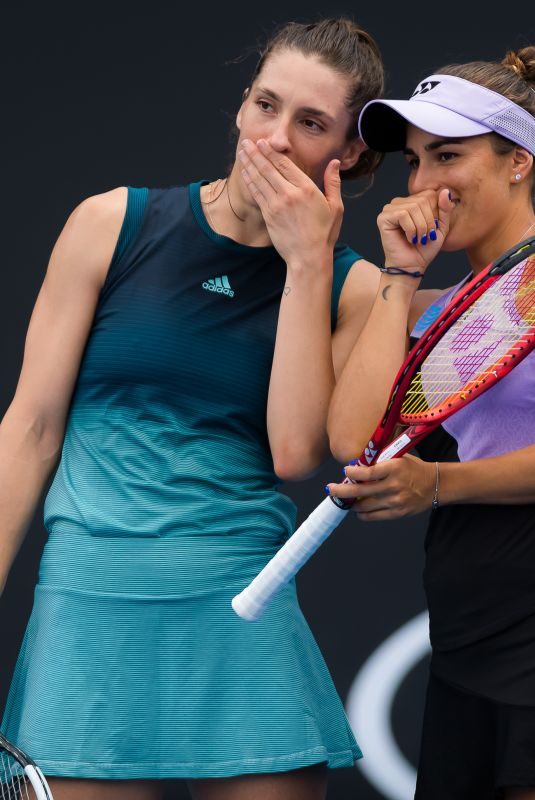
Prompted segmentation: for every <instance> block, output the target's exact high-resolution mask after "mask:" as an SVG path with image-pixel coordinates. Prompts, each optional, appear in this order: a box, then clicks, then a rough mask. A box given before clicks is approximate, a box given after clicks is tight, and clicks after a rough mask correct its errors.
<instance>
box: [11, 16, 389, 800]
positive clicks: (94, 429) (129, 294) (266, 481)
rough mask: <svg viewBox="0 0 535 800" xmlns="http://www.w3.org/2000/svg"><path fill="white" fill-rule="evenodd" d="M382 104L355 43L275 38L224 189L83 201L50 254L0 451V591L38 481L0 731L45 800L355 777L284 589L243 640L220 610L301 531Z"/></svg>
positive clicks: (307, 35)
mask: <svg viewBox="0 0 535 800" xmlns="http://www.w3.org/2000/svg"><path fill="white" fill-rule="evenodd" d="M382 82H383V76H382V66H381V60H380V55H379V53H378V50H377V47H376V45H375V43H374V42H373V40H372V39H371V38H370V37H369V35H368V34H367V33H366V32H365V31H362V30H360V29H359V28H358V27H357V26H356V25H354V24H353V23H351V22H348V21H346V20H327V21H323V22H319V23H316V24H313V25H309V26H307V25H298V24H293V23H292V24H290V25H288V26H286V27H284V28H283V29H282V30H281V31H280V32H279V33H278V34H277V35H276V36H275V37H274V38H273V39H272V40H271V42H270V43H269V44H268V46H267V47H266V49H265V51H264V52H263V54H262V57H261V59H260V61H259V64H258V66H257V68H256V71H255V73H254V75H253V77H252V80H251V84H250V86H249V88H248V89H247V90H246V92H245V94H244V98H243V102H242V105H241V107H240V110H239V113H238V115H237V127H238V130H239V140H238V146H237V158H236V162H235V164H234V166H233V168H232V171H231V173H230V175H229V176H228V178H227V179H224V180H218V181H212V182H206V181H200V182H197V183H194V184H191V185H190V186H186V187H171V188H167V189H150V190H148V189H134V188H128V189H127V188H118V189H115V190H113V191H110V192H107V193H105V194H102V195H98V196H95V197H91V198H89V199H87V200H85V201H84V202H83V203H82V204H81V205H80V206H79V207H78V208H77V209H76V210H75V211H74V212H73V214H72V215H71V217H70V218H69V220H68V221H67V224H66V226H65V228H64V230H63V232H62V233H61V235H60V237H59V239H58V242H57V244H56V246H55V248H54V250H53V253H52V257H51V261H50V265H49V268H48V271H47V274H46V277H45V280H44V283H43V287H42V290H41V292H40V294H39V297H38V300H37V303H36V307H35V310H34V313H33V316H32V320H31V323H30V328H29V332H28V338H27V344H26V351H25V358H24V363H23V368H22V373H21V377H20V382H19V385H18V387H17V392H16V395H15V398H14V400H13V402H12V404H11V405H10V407H9V409H8V411H7V413H6V415H5V417H4V419H3V421H2V424H1V427H0V470H1V479H0V508H1V509H2V511H1V525H0V529H1V530H2V547H1V549H0V554H1V561H0V586H3V584H4V583H5V580H6V577H7V573H8V570H9V566H10V564H11V562H12V560H13V558H14V556H15V554H16V552H17V549H18V546H19V544H20V542H21V540H22V538H23V535H24V533H25V530H26V528H27V525H28V522H29V520H30V519H31V517H32V514H33V512H34V510H35V507H36V505H37V502H38V500H39V496H40V494H41V492H42V490H43V487H44V485H45V483H46V482H47V480H48V478H49V476H51V475H52V472H53V471H54V470H55V475H54V479H53V482H52V485H51V488H50V490H49V493H48V495H47V498H46V503H45V524H46V528H47V531H48V533H49V538H48V542H47V544H46V547H45V550H44V553H43V558H42V562H41V566H40V573H39V582H38V585H37V587H36V592H35V602H34V608H33V611H32V614H31V618H30V621H29V624H28V628H27V631H26V636H25V639H24V642H23V646H22V649H21V653H20V656H19V659H18V662H17V666H16V670H15V674H14V677H13V682H12V686H11V691H10V694H9V698H8V702H7V707H6V711H5V715H4V720H3V723H2V726H3V729H4V730H5V732H6V734H7V736H8V737H9V738H10V739H12V740H13V741H15V742H17V743H18V744H19V745H20V746H21V747H22V748H24V749H25V750H26V751H28V752H30V753H31V755H32V757H33V758H34V759H35V760H36V761H37V762H38V763H39V764H40V766H41V768H42V769H43V772H44V773H45V774H46V775H47V776H50V783H51V786H52V790H53V792H54V796H55V798H56V800H66V798H69V800H89V799H90V798H93V797H96V796H98V798H99V800H122V798H128V800H156V799H157V798H160V797H161V796H162V792H163V785H164V779H169V778H184V779H186V780H188V782H189V786H190V790H191V793H192V796H193V797H194V798H197V800H225V798H230V797H232V798H233V800H241V798H248V799H249V798H251V797H253V796H254V797H255V798H258V800H263V798H268V797H269V798H270V800H277V799H278V798H280V800H282V798H284V800H292V799H293V798H295V800H297V798H299V800H320V798H323V797H324V795H325V786H326V774H327V771H326V767H342V766H350V765H352V764H353V763H354V761H355V759H357V758H359V757H360V751H359V748H358V745H357V743H356V741H355V739H354V737H353V734H352V732H351V730H350V728H349V726H348V723H347V720H346V718H345V715H344V712H343V708H342V705H341V703H340V700H339V698H338V696H337V694H336V691H335V689H334V686H333V684H332V680H331V678H330V676H329V673H328V671H327V669H326V666H325V664H324V662H323V660H322V658H321V655H320V653H319V651H318V648H317V646H316V644H315V642H314V639H313V637H312V635H311V633H310V630H309V628H308V626H307V625H306V622H305V620H304V618H303V616H302V614H301V612H300V610H299V606H298V604H297V599H296V595H295V587H294V586H293V585H291V586H288V587H287V588H286V589H285V590H284V591H283V592H281V593H280V595H279V597H278V598H277V601H276V602H275V603H274V604H273V605H272V607H271V608H270V610H269V612H268V613H267V614H266V615H265V616H264V618H263V619H262V621H261V622H259V623H257V624H250V623H247V622H244V621H243V620H241V619H239V618H238V617H237V616H236V615H235V614H234V613H233V611H232V609H231V606H230V600H231V598H232V596H233V595H234V594H236V592H237V591H239V590H240V589H241V588H243V587H244V586H245V585H246V584H247V583H248V582H249V580H250V579H251V578H252V577H253V576H254V575H255V574H256V573H257V572H258V571H259V569H260V568H261V567H262V566H263V565H264V564H265V563H266V562H267V561H268V559H269V558H270V557H271V556H272V555H273V553H274V552H275V551H276V550H277V549H278V547H279V546H280V544H281V542H282V541H284V539H285V538H286V537H288V536H289V535H290V534H291V532H292V530H293V527H294V522H295V513H294V512H295V510H294V507H293V505H292V503H291V501H290V500H289V499H288V498H287V497H285V496H284V495H283V494H281V493H280V492H278V491H277V486H278V483H279V482H280V480H281V479H299V478H303V477H305V476H306V475H307V474H309V473H310V472H311V471H312V470H313V469H314V468H315V467H316V466H317V465H318V464H319V463H320V462H321V461H322V459H323V458H324V457H325V455H326V454H327V438H326V433H325V421H326V414H327V409H328V404H329V399H330V396H331V394H332V390H333V387H334V383H335V380H336V375H337V374H338V373H339V371H340V370H341V368H342V366H343V363H344V361H345V358H346V356H347V354H348V352H349V351H350V350H351V347H352V345H353V342H354V337H355V335H356V333H355V331H356V330H357V331H358V326H359V323H358V320H359V319H360V320H362V322H363V321H364V319H365V318H366V313H367V311H368V309H369V308H370V307H371V304H372V302H373V297H374V294H375V290H376V286H377V275H376V270H375V269H374V267H373V266H372V265H371V264H368V263H367V262H365V261H364V260H363V259H362V258H361V257H360V256H358V255H357V254H356V253H355V252H354V251H352V250H350V249H349V248H348V247H343V246H341V245H337V244H336V239H337V236H338V233H339V228H340V223H341V217H342V211H343V207H342V201H341V197H340V177H342V178H345V177H354V176H356V175H359V174H360V175H362V174H363V175H366V174H371V173H372V172H373V170H374V169H375V168H376V166H377V165H378V157H377V156H376V155H375V154H373V153H371V152H370V151H366V152H364V146H363V144H362V141H361V140H360V139H359V138H358V133H357V127H356V120H357V116H358V113H359V111H360V109H361V108H362V107H363V105H364V104H365V103H366V102H367V101H368V100H369V99H371V98H372V97H376V96H378V95H380V93H381V91H382ZM266 156H270V159H271V161H270V169H271V173H270V174H269V175H268V180H266V181H265V182H264V183H262V182H260V185H259V187H258V181H256V182H255V188H254V189H252V188H251V189H249V187H250V186H251V187H252V183H251V180H252V178H253V177H255V176H256V169H257V167H258V166H259V165H261V164H264V166H265V162H263V159H266ZM274 156H275V161H274V164H275V166H272V161H273V158H274ZM322 186H323V191H321V189H320V187H322ZM304 200H306V202H304ZM281 207H284V209H285V213H284V214H282V215H281V214H280V213H277V214H276V215H275V216H274V217H273V218H272V216H271V212H272V211H273V209H275V208H276V209H277V211H278V212H280V209H281ZM281 220H282V221H281ZM353 265H354V266H353ZM355 322H356V323H357V324H355Z"/></svg>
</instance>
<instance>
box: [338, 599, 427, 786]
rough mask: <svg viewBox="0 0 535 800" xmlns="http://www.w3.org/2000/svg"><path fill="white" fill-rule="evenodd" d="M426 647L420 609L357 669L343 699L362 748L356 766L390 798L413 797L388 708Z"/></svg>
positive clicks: (409, 770) (410, 770) (412, 780)
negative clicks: (361, 755)
mask: <svg viewBox="0 0 535 800" xmlns="http://www.w3.org/2000/svg"><path fill="white" fill-rule="evenodd" d="M429 651H430V647H429V617H428V615H427V611H424V612H423V613H422V614H418V616H417V617H414V619H411V620H410V621H409V622H407V623H406V624H405V625H403V626H402V627H401V628H398V630H397V631H395V633H393V634H392V635H391V636H389V637H388V639H385V641H384V642H383V643H382V644H381V645H379V647H378V648H377V650H375V652H373V653H372V654H371V656H370V657H369V658H368V660H367V661H365V663H364V664H363V665H362V667H361V669H360V670H359V672H358V673H357V675H356V677H355V680H354V681H353V683H352V685H351V688H350V690H349V694H348V697H347V703H346V710H347V716H348V717H349V722H350V724H351V727H352V728H353V730H354V731H355V734H356V736H357V739H358V742H359V744H360V746H361V747H362V750H363V752H364V758H363V759H362V760H361V761H359V762H358V767H359V769H360V770H361V772H362V773H363V774H364V775H365V777H366V778H367V780H368V781H369V782H370V783H371V784H372V786H374V787H375V788H376V789H377V790H378V791H379V792H382V793H383V795H384V796H385V797H386V798H388V800H412V798H413V796H414V788H415V785H416V770H415V769H414V767H413V766H412V764H410V763H409V762H408V761H407V759H406V758H405V756H404V755H403V753H402V752H401V750H400V749H399V747H398V745H397V743H396V740H395V738H394V734H393V732H392V726H391V712H392V703H393V702H394V698H395V696H396V694H397V692H398V690H399V687H400V685H401V684H402V683H403V680H404V679H405V677H406V676H407V675H408V673H409V672H410V671H411V669H413V667H415V666H416V664H417V663H418V662H419V661H421V659H422V658H424V656H426V655H427V653H428V652H429Z"/></svg>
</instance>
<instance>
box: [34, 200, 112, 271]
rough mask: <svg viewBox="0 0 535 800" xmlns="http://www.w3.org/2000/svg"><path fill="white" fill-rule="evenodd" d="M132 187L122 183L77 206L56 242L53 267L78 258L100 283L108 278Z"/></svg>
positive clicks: (72, 261) (51, 263)
mask: <svg viewBox="0 0 535 800" xmlns="http://www.w3.org/2000/svg"><path fill="white" fill-rule="evenodd" d="M127 198H128V189H127V188H126V187H125V186H120V187H118V188H116V189H112V190H110V191H108V192H103V193H102V194H96V195H92V196H90V197H87V198H86V199H85V200H82V202H81V203H80V204H79V205H78V206H76V208H75V209H74V210H73V211H72V213H71V214H70V216H69V218H68V219H67V222H66V223H65V226H64V228H63V230H62V232H61V234H60V236H59V238H58V240H57V242H56V244H55V246H54V249H53V251H52V256H51V259H50V265H49V270H50V269H54V268H55V267H57V266H59V265H71V264H73V263H74V261H76V263H77V264H78V265H79V268H80V269H83V270H87V271H89V273H90V274H91V275H92V277H93V278H94V280H95V281H96V282H98V283H100V285H102V283H103V282H104V279H105V277H106V274H107V270H108V267H109V264H110V261H111V259H112V256H113V253H114V250H115V247H116V245H117V240H118V238H119V234H120V231H121V226H122V224H123V220H124V216H125V213H126V204H127Z"/></svg>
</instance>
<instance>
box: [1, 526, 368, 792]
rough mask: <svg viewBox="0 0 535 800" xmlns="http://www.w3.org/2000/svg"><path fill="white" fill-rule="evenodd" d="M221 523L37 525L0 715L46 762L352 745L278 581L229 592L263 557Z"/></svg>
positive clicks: (338, 762) (239, 757)
mask: <svg viewBox="0 0 535 800" xmlns="http://www.w3.org/2000/svg"><path fill="white" fill-rule="evenodd" d="M274 550H275V545H274V543H273V541H272V540H266V539H262V538H261V537H260V538H256V537H250V538H246V537H237V536H228V537H225V536H217V537H210V536H191V537H183V536H180V537H174V538H142V537H141V538H139V537H137V538H128V537H125V538H108V537H100V536H94V535H89V534H80V533H72V532H68V533H67V532H63V533H54V534H52V535H51V536H50V538H49V541H48V543H47V545H46V546H45V550H44V553H43V558H42V562H41V567H40V574H39V582H38V585H37V587H36V591H35V600H34V606H33V610H32V614H31V617H30V620H29V623H28V628H27V631H26V635H25V638H24V641H23V645H22V648H21V652H20V655H19V658H18V661H17V664H16V668H15V673H14V677H13V681H12V685H11V689H10V693H9V697H8V701H7V706H6V711H5V715H4V720H3V723H2V728H3V730H4V732H5V733H6V735H7V736H8V738H9V739H11V740H13V741H14V742H16V743H18V744H19V746H20V747H22V748H23V749H24V750H26V751H27V752H29V753H30V754H31V756H32V757H33V758H34V760H35V761H36V762H37V763H38V764H39V765H40V767H41V769H42V770H43V771H44V772H45V774H47V775H51V776H65V777H78V778H103V779H133V778H147V779H150V778H207V777H213V778H217V777H228V776H233V775H240V774H248V773H271V772H283V771H287V770H292V769H297V768H301V767H306V766H309V765H312V764H318V763H322V762H325V763H327V764H328V766H329V767H344V766H351V765H352V764H353V763H354V761H355V760H356V759H357V758H360V757H361V752H360V750H359V747H358V745H357V743H356V741H355V739H354V736H353V733H352V731H351V729H350V727H349V724H348V721H347V719H346V716H345V713H344V710H343V707H342V704H341V701H340V699H339V697H338V695H337V693H336V690H335V688H334V685H333V682H332V679H331V677H330V675H329V672H328V670H327V668H326V665H325V663H324V661H323V658H322V656H321V654H320V652H319V650H318V647H317V645H316V643H315V641H314V638H313V636H312V634H311V632H310V629H309V627H308V625H307V623H306V621H305V619H304V617H303V615H302V613H301V611H300V609H299V606H298V603H297V598H296V594H295V586H294V585H293V584H291V585H288V586H287V587H286V588H285V589H284V590H283V591H282V592H281V593H280V594H279V595H278V597H277V598H276V599H275V601H274V602H273V604H272V605H271V607H270V608H269V609H268V610H267V611H266V613H265V615H264V616H263V617H262V619H261V620H260V621H258V622H255V623H251V622H246V621H244V620H242V619H240V618H239V617H237V616H236V615H235V613H234V611H233V610H232V608H231V605H230V601H231V599H232V597H233V596H234V595H235V594H236V593H237V592H239V591H241V589H243V588H244V586H245V585H246V584H247V583H248V582H249V581H250V580H251V578H252V577H254V575H255V574H256V573H257V572H258V570H259V569H260V568H261V567H262V566H263V565H264V564H265V563H266V562H267V560H268V559H269V558H270V557H271V555H273V552H274Z"/></svg>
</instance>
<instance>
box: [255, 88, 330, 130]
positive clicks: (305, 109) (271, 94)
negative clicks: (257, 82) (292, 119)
mask: <svg viewBox="0 0 535 800" xmlns="http://www.w3.org/2000/svg"><path fill="white" fill-rule="evenodd" d="M256 91H257V92H258V93H259V94H265V95H267V96H268V97H271V98H272V99H273V100H276V101H277V102H278V103H280V102H282V98H281V97H279V95H278V94H275V92H272V91H271V89H266V87H265V86H257V88H256ZM301 111H303V112H304V113H305V114H312V116H314V117H321V118H322V119H325V120H329V122H334V119H333V118H332V117H331V116H330V114H327V112H326V111H321V110H320V109H319V108H312V107H310V106H303V107H302V108H301Z"/></svg>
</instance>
